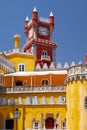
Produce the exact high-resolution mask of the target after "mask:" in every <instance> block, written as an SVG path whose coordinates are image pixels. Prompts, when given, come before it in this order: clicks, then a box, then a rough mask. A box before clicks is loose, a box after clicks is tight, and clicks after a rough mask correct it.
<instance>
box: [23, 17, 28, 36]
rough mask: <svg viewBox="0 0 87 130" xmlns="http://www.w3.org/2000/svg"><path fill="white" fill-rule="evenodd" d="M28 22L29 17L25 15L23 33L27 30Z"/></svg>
mask: <svg viewBox="0 0 87 130" xmlns="http://www.w3.org/2000/svg"><path fill="white" fill-rule="evenodd" d="M28 23H29V19H28V16H27V17H26V19H25V23H24V32H25V34H27V32H28Z"/></svg>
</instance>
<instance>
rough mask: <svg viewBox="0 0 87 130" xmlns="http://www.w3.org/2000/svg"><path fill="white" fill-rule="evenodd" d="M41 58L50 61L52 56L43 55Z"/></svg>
mask: <svg viewBox="0 0 87 130" xmlns="http://www.w3.org/2000/svg"><path fill="white" fill-rule="evenodd" d="M41 60H49V61H50V56H47V55H42V56H41Z"/></svg>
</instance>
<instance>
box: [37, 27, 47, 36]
mask: <svg viewBox="0 0 87 130" xmlns="http://www.w3.org/2000/svg"><path fill="white" fill-rule="evenodd" d="M38 32H39V34H40V35H44V36H48V34H49V30H48V29H47V28H44V27H39V29H38Z"/></svg>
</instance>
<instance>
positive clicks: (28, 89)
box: [0, 85, 66, 94]
mask: <svg viewBox="0 0 87 130" xmlns="http://www.w3.org/2000/svg"><path fill="white" fill-rule="evenodd" d="M36 92H37V93H43V92H45V93H49V92H55V93H56V92H66V87H65V86H64V85H58V86H13V87H0V94H3V93H36Z"/></svg>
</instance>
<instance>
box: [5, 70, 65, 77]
mask: <svg viewBox="0 0 87 130" xmlns="http://www.w3.org/2000/svg"><path fill="white" fill-rule="evenodd" d="M47 74H57V75H58V74H67V70H58V71H34V72H16V73H10V74H5V75H4V76H31V75H32V76H33V75H47Z"/></svg>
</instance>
